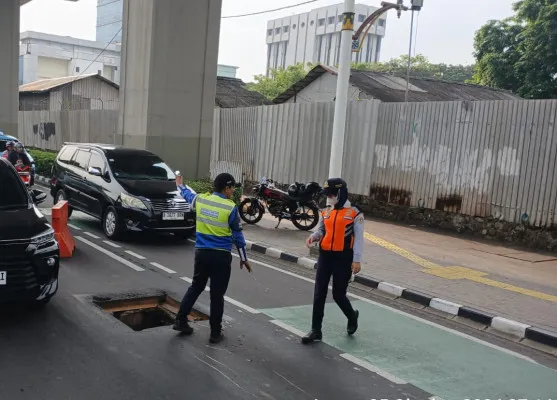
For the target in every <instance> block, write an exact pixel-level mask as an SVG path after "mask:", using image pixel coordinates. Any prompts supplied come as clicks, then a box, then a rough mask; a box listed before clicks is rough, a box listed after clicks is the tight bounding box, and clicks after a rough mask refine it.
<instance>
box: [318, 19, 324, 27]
mask: <svg viewBox="0 0 557 400" xmlns="http://www.w3.org/2000/svg"><path fill="white" fill-rule="evenodd" d="M323 25H325V18H319V19H318V20H317V26H323Z"/></svg>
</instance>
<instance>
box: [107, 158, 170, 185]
mask: <svg viewBox="0 0 557 400" xmlns="http://www.w3.org/2000/svg"><path fill="white" fill-rule="evenodd" d="M108 163H109V165H110V169H111V170H112V173H113V174H114V176H115V177H116V178H117V179H130V180H158V181H169V180H174V179H176V175H174V172H172V170H171V169H170V168H169V167H168V165H166V164H165V163H164V161H163V160H161V159H160V158H159V157H157V156H155V155H143V154H126V155H124V154H118V155H113V156H112V157H109V158H108Z"/></svg>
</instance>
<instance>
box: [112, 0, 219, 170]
mask: <svg viewBox="0 0 557 400" xmlns="http://www.w3.org/2000/svg"><path fill="white" fill-rule="evenodd" d="M220 11H221V0H208V1H203V2H201V1H200V2H197V1H195V2H185V1H183V0H167V1H154V0H125V1H124V17H123V20H124V32H123V42H124V43H125V45H124V46H123V54H122V69H123V78H122V84H121V91H120V93H121V94H120V104H121V107H120V124H119V134H120V135H122V136H123V138H122V142H123V143H124V144H126V145H130V146H132V147H138V148H146V149H148V150H152V151H154V152H156V153H158V154H160V155H161V156H162V157H163V158H165V159H166V160H168V161H169V162H170V163H171V164H172V165H177V166H178V167H179V169H180V170H181V171H184V176H185V177H186V178H195V177H201V176H206V175H208V174H209V166H210V153H211V137H212V130H213V109H214V107H215V93H216V78H217V58H218V41H219V26H220ZM184 38H187V40H184ZM185 66H187V70H186V72H184V67H185ZM186 174H187V175H186Z"/></svg>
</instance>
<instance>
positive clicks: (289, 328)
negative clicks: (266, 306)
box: [271, 319, 306, 337]
mask: <svg viewBox="0 0 557 400" xmlns="http://www.w3.org/2000/svg"><path fill="white" fill-rule="evenodd" d="M271 323H272V324H275V325H276V326H280V327H281V328H282V329H284V330H286V331H288V332H290V333H293V334H294V335H296V336H299V337H304V336H305V335H306V334H305V333H304V332H302V331H301V330H299V329H296V328H294V327H293V326H291V325H288V324H287V323H285V322H282V321H279V320H278V319H273V320H271Z"/></svg>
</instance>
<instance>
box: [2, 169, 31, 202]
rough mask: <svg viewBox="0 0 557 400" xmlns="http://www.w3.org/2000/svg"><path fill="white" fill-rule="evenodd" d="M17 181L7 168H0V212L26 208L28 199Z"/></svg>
mask: <svg viewBox="0 0 557 400" xmlns="http://www.w3.org/2000/svg"><path fill="white" fill-rule="evenodd" d="M19 179H20V178H19V176H18V175H17V174H15V173H14V172H13V171H12V170H11V169H10V168H9V167H6V166H0V188H2V189H1V190H0V210H5V209H14V208H27V207H28V205H29V197H28V195H27V192H26V191H25V188H24V187H23V186H22V185H21V182H19Z"/></svg>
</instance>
